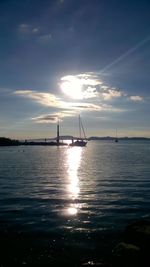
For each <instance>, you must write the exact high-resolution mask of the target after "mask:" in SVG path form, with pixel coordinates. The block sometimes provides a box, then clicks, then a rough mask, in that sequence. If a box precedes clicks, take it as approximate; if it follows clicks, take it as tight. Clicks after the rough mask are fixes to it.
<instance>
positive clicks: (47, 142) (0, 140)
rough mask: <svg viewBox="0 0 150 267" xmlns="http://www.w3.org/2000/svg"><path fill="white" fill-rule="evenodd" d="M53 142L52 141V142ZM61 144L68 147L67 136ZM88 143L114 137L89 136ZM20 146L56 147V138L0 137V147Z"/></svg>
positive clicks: (113, 138) (140, 139)
mask: <svg viewBox="0 0 150 267" xmlns="http://www.w3.org/2000/svg"><path fill="white" fill-rule="evenodd" d="M71 138H74V139H76V137H70V136H69V138H68V140H71ZM52 140H53V141H52ZM60 140H61V142H60V143H59V146H65V145H68V144H67V143H65V141H66V140H67V136H62V137H60ZM87 140H88V141H114V140H115V137H111V136H106V137H105V136H104V137H98V136H91V137H89V138H87ZM118 140H119V141H150V138H148V137H120V138H118ZM21 145H25V146H26V145H28V146H29V145H31V146H40V145H41V146H58V144H57V142H56V138H54V139H48V138H47V139H32V140H31V139H29V140H25V141H20V140H13V139H10V138H6V137H0V146H21Z"/></svg>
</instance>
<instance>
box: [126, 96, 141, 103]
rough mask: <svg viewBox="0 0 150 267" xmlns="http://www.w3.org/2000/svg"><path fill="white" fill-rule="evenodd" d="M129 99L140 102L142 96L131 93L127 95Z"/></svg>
mask: <svg viewBox="0 0 150 267" xmlns="http://www.w3.org/2000/svg"><path fill="white" fill-rule="evenodd" d="M129 99H130V100H132V101H135V102H140V101H143V97H142V96H139V95H132V96H130V97H129Z"/></svg>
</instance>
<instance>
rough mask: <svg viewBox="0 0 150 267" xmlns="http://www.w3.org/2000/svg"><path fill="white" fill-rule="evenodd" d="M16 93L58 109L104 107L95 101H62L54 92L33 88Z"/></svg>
mask: <svg viewBox="0 0 150 267" xmlns="http://www.w3.org/2000/svg"><path fill="white" fill-rule="evenodd" d="M14 94H15V95H18V96H21V97H25V98H29V99H31V100H33V101H35V102H37V103H39V104H41V105H43V106H47V107H51V108H58V109H62V110H63V109H64V110H65V111H66V110H73V111H79V110H81V109H82V110H90V111H94V110H101V109H102V107H101V106H100V105H96V104H93V103H85V102H81V103H74V102H67V101H62V100H61V99H60V98H58V97H56V96H55V95H53V94H50V93H43V92H37V91H32V90H17V91H15V92H14Z"/></svg>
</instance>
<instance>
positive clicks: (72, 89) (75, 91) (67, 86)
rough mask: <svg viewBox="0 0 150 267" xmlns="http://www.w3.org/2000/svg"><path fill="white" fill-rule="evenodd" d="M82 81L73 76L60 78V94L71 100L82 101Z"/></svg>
mask: <svg viewBox="0 0 150 267" xmlns="http://www.w3.org/2000/svg"><path fill="white" fill-rule="evenodd" d="M82 85H83V84H82V81H81V80H80V79H79V78H78V77H75V76H73V75H68V76H65V77H62V78H61V83H60V88H61V90H62V92H63V93H64V94H65V95H67V96H69V97H70V98H73V99H82V98H83V92H82Z"/></svg>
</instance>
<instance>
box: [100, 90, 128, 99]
mask: <svg viewBox="0 0 150 267" xmlns="http://www.w3.org/2000/svg"><path fill="white" fill-rule="evenodd" d="M101 94H102V97H103V98H104V100H112V99H113V98H118V97H121V96H123V92H121V91H119V90H116V89H110V88H107V89H104V92H102V93H101Z"/></svg>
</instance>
